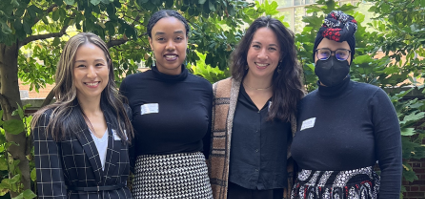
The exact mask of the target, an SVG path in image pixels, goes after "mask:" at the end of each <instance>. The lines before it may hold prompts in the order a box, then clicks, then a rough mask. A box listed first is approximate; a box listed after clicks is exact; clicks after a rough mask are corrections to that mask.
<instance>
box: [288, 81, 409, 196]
mask: <svg viewBox="0 0 425 199" xmlns="http://www.w3.org/2000/svg"><path fill="white" fill-rule="evenodd" d="M299 110H300V111H299V116H298V127H297V131H298V132H297V133H296V135H295V137H294V139H293V142H292V156H293V158H294V159H295V161H296V162H297V163H298V165H299V167H300V168H302V169H307V170H322V171H341V170H352V169H357V168H361V167H367V166H372V165H375V162H376V161H377V160H378V161H379V166H380V170H381V187H380V190H379V195H380V198H385V199H387V198H388V199H389V198H398V196H399V194H400V185H401V172H402V167H401V161H402V160H401V135H400V127H399V122H398V118H397V114H396V112H395V109H394V106H393V104H392V103H391V101H390V99H389V98H388V96H387V94H386V93H385V92H384V91H383V90H382V89H380V88H378V87H376V86H373V85H370V84H365V83H358V82H353V81H351V80H350V78H349V77H348V78H346V79H345V80H344V82H343V83H342V84H340V85H338V86H335V87H324V86H320V85H319V90H315V91H313V92H311V93H310V94H309V95H307V96H306V97H305V98H303V99H302V100H301V102H300V109H299ZM312 118H315V119H312ZM313 120H315V121H313ZM301 128H302V130H301Z"/></svg>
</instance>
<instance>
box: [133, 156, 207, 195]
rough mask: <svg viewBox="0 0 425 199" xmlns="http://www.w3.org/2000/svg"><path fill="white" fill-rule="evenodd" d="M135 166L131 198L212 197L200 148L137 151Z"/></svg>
mask: <svg viewBox="0 0 425 199" xmlns="http://www.w3.org/2000/svg"><path fill="white" fill-rule="evenodd" d="M135 170H136V171H135V172H136V173H135V179H134V183H133V184H134V185H133V197H134V198H135V199H141V198H160V199H172V198H202V199H210V198H213V197H212V190H211V184H210V180H209V177H208V168H207V165H206V163H205V156H204V154H202V153H201V152H196V153H177V154H169V155H140V156H138V157H137V161H136V168H135Z"/></svg>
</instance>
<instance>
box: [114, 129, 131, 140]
mask: <svg viewBox="0 0 425 199" xmlns="http://www.w3.org/2000/svg"><path fill="white" fill-rule="evenodd" d="M124 134H125V136H127V133H126V131H125V130H124ZM112 135H113V137H114V140H115V141H120V140H121V138H120V136H118V134H117V131H116V130H115V129H112ZM125 138H126V140H128V137H125Z"/></svg>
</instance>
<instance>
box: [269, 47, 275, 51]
mask: <svg viewBox="0 0 425 199" xmlns="http://www.w3.org/2000/svg"><path fill="white" fill-rule="evenodd" d="M269 50H270V51H275V50H277V49H276V48H273V47H270V48H269Z"/></svg>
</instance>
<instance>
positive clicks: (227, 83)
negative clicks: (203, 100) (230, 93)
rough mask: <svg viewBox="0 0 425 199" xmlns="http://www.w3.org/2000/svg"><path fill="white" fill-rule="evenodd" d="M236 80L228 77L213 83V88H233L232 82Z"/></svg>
mask: <svg viewBox="0 0 425 199" xmlns="http://www.w3.org/2000/svg"><path fill="white" fill-rule="evenodd" d="M233 81H234V79H233V78H231V77H228V78H226V79H222V80H220V81H218V82H216V83H214V84H213V88H214V89H215V88H220V89H221V88H229V89H230V88H231V87H232V82H233Z"/></svg>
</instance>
